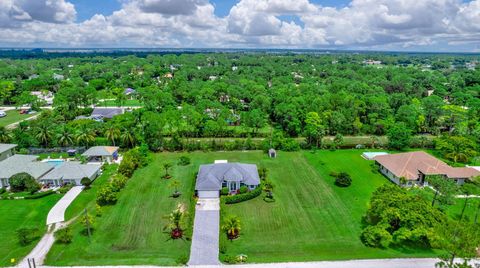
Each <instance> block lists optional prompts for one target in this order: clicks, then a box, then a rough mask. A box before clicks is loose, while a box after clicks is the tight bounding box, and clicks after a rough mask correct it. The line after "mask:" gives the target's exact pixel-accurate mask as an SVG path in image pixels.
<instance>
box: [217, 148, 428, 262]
mask: <svg viewBox="0 0 480 268" xmlns="http://www.w3.org/2000/svg"><path fill="white" fill-rule="evenodd" d="M361 153H362V151H360V150H338V151H317V152H316V153H311V152H294V153H287V152H280V153H279V155H278V158H276V159H273V160H272V159H267V158H266V156H264V155H263V154H257V155H256V154H252V155H251V156H252V157H250V158H249V160H250V162H257V163H259V164H260V165H263V166H266V167H267V168H268V169H269V176H268V177H269V179H270V180H272V181H273V183H274V185H275V189H274V195H275V198H276V202H274V203H266V202H264V201H263V200H262V198H257V199H254V200H250V201H248V202H244V203H240V204H234V205H223V206H222V218H224V217H225V216H226V215H230V214H233V215H237V216H238V217H239V218H240V220H241V222H242V233H241V237H240V238H239V239H238V240H235V241H233V242H230V241H227V240H226V239H225V235H224V234H223V233H222V234H221V245H222V246H221V247H222V250H224V251H225V252H226V254H228V255H231V256H236V255H238V254H246V255H247V256H248V261H249V262H282V261H313V260H336V259H357V258H392V257H428V256H435V253H434V252H432V251H430V250H421V249H406V248H389V249H384V250H382V249H374V248H368V247H366V246H364V245H363V244H362V243H361V241H360V239H359V236H360V233H361V229H362V216H363V215H364V213H365V211H366V209H367V206H368V202H369V199H370V196H371V194H372V192H373V191H374V190H375V189H376V188H377V187H378V186H380V185H382V184H384V183H389V182H388V181H387V180H386V179H385V178H384V177H383V176H381V175H380V174H378V173H376V172H372V167H371V163H373V162H371V161H367V160H364V159H363V158H362V157H361V156H360V155H361ZM229 160H234V159H229ZM331 171H336V172H340V171H344V172H347V173H349V174H350V175H351V177H352V179H353V183H352V185H351V186H350V187H348V188H339V187H337V186H335V185H334V179H333V178H332V177H330V176H329V174H330V172H331Z"/></svg>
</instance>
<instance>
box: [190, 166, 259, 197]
mask: <svg viewBox="0 0 480 268" xmlns="http://www.w3.org/2000/svg"><path fill="white" fill-rule="evenodd" d="M224 180H226V181H239V182H242V183H244V184H247V185H258V184H260V177H259V176H258V170H257V165H254V164H242V163H217V164H209V165H201V166H200V170H199V172H198V175H197V182H196V184H195V190H200V191H214V190H220V189H221V188H222V181H224Z"/></svg>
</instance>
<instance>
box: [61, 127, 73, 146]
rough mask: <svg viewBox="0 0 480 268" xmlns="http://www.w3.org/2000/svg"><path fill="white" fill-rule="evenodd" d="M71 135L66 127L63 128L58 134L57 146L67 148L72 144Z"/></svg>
mask: <svg viewBox="0 0 480 268" xmlns="http://www.w3.org/2000/svg"><path fill="white" fill-rule="evenodd" d="M73 139H74V138H73V134H72V132H71V131H70V129H68V128H67V127H66V126H63V128H62V130H61V131H60V133H59V134H58V144H59V145H60V146H63V147H67V146H69V145H72V144H73Z"/></svg>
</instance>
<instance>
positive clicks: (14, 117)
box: [0, 110, 36, 127]
mask: <svg viewBox="0 0 480 268" xmlns="http://www.w3.org/2000/svg"><path fill="white" fill-rule="evenodd" d="M6 113H7V116H5V117H2V118H0V127H6V126H8V125H10V124H13V123H16V122H18V121H22V120H25V119H27V118H29V117H32V116H34V115H36V114H20V112H19V111H17V110H10V111H7V112H6Z"/></svg>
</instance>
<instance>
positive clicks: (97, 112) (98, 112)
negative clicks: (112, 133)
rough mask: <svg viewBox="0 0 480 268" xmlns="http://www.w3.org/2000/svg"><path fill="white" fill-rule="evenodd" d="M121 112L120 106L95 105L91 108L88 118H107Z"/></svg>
mask: <svg viewBox="0 0 480 268" xmlns="http://www.w3.org/2000/svg"><path fill="white" fill-rule="evenodd" d="M119 114H123V109H122V108H99V107H95V109H93V112H92V114H91V115H90V118H92V119H95V118H101V119H103V118H107V119H111V118H112V117H114V116H116V115H119Z"/></svg>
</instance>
